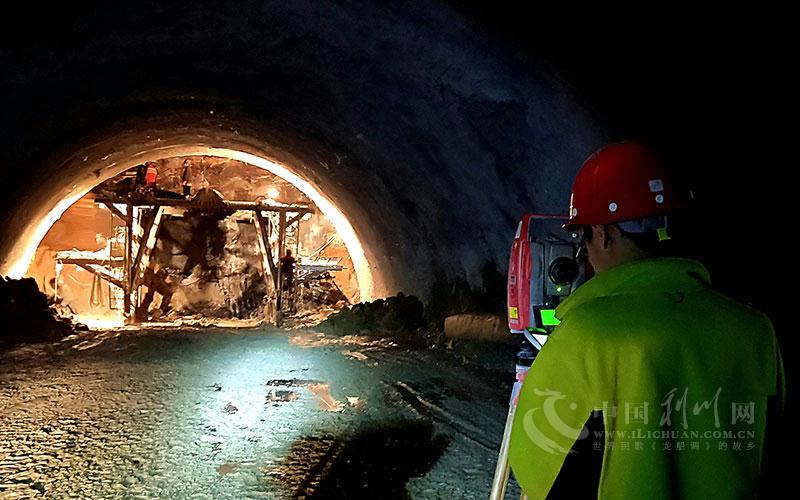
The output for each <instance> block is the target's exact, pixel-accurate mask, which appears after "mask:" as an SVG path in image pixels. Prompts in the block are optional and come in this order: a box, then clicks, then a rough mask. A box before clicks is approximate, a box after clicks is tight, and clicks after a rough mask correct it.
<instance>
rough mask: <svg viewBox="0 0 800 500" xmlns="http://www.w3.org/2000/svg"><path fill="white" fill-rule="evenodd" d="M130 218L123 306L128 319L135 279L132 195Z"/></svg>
mask: <svg viewBox="0 0 800 500" xmlns="http://www.w3.org/2000/svg"><path fill="white" fill-rule="evenodd" d="M126 206H127V210H126V211H127V212H128V216H129V217H128V219H127V220H126V221H125V222H126V224H125V268H124V269H125V280H124V281H125V287H124V288H123V290H124V291H125V301H124V304H123V307H124V309H125V311H124V313H123V314H124V316H125V318H126V319H128V318H130V317H131V285H132V283H133V279H132V276H131V264H132V263H133V262H131V254H132V253H133V216H132V215H133V200H131V198H130V196H129V197H128V200H127V204H126Z"/></svg>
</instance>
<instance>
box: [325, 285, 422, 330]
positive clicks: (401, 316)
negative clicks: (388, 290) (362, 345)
mask: <svg viewBox="0 0 800 500" xmlns="http://www.w3.org/2000/svg"><path fill="white" fill-rule="evenodd" d="M423 313H424V306H423V304H422V302H421V301H420V300H419V299H418V298H417V297H415V296H413V295H405V294H403V293H402V292H401V293H398V294H397V295H395V296H393V297H388V298H386V299H378V300H375V301H373V302H361V303H358V304H355V305H354V306H352V307H349V308H347V309H343V310H341V311H339V312H338V313H336V314H333V315H331V316H330V317H329V318H328V319H326V320H325V321H323V322H322V323H320V324H319V325H317V327H316V329H318V330H320V331H323V332H326V333H332V334H337V335H348V334H364V335H370V336H386V335H393V336H396V335H403V334H406V335H407V334H412V333H415V332H418V331H419V330H420V329H424V328H425V327H426V322H425V318H424V314H423Z"/></svg>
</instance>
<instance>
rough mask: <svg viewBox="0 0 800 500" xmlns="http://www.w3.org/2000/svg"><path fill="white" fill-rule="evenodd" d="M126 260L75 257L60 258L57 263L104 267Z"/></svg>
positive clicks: (119, 258)
mask: <svg viewBox="0 0 800 500" xmlns="http://www.w3.org/2000/svg"><path fill="white" fill-rule="evenodd" d="M124 260H125V259H124V258H123V257H110V258H106V259H100V258H97V259H88V258H82V257H75V258H72V257H62V258H58V257H56V262H59V263H61V264H74V265H76V266H79V265H82V264H87V265H88V264H95V265H98V266H102V265H105V264H114V263H122V262H123V261H124Z"/></svg>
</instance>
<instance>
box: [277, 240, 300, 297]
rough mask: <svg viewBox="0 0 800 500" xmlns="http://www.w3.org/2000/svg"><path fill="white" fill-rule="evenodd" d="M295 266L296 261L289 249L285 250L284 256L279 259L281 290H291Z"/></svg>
mask: <svg viewBox="0 0 800 500" xmlns="http://www.w3.org/2000/svg"><path fill="white" fill-rule="evenodd" d="M296 265H297V259H295V258H294V256H292V251H291V250H290V249H287V250H286V255H284V256H283V257H281V279H282V280H283V290H289V289H291V288H292V283H293V281H294V269H295V266H296Z"/></svg>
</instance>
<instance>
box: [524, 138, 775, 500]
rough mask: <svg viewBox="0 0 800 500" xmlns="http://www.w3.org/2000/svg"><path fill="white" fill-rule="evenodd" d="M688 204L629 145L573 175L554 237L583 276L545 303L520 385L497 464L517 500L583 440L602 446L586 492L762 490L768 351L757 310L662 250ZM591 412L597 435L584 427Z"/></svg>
mask: <svg viewBox="0 0 800 500" xmlns="http://www.w3.org/2000/svg"><path fill="white" fill-rule="evenodd" d="M689 201H690V193H689V191H688V190H687V189H685V188H684V187H682V185H681V184H680V183H679V182H678V181H677V179H676V178H675V177H674V176H673V175H672V174H671V173H670V171H669V170H668V169H667V167H666V166H665V164H664V163H663V161H662V160H661V159H659V158H658V157H657V156H656V155H655V154H654V153H653V152H652V150H649V149H648V148H647V147H645V146H644V145H642V144H639V143H636V142H623V143H616V144H611V145H609V146H606V147H604V148H602V149H600V150H599V151H597V152H596V153H595V154H593V155H592V156H590V157H589V158H588V159H587V160H586V162H585V163H584V164H583V166H582V168H581V169H580V171H579V172H578V174H577V177H576V178H575V181H574V184H573V187H572V198H571V203H570V205H571V206H570V212H569V220H568V222H567V224H566V225H565V226H564V229H565V230H568V231H572V232H575V233H578V234H579V235H580V236H581V241H582V248H583V250H585V251H586V252H587V253H588V260H589V263H590V264H591V266H592V267H593V268H594V271H595V273H596V274H595V276H594V277H593V278H591V279H589V280H588V281H586V282H585V283H584V284H583V285H582V286H580V287H579V288H578V289H576V290H575V292H573V293H572V295H571V296H569V297H567V298H566V299H565V300H564V301H563V302H562V303H561V304H560V305H559V306H558V308H557V309H556V317H557V318H558V319H559V320H560V324H559V325H558V326H557V327H556V328H555V329H554V331H553V332H552V333H551V335H550V336H549V339H548V340H547V341H546V342H545V344H544V346H543V347H542V349H541V351H540V352H539V353H538V356H537V358H536V360H535V361H534V363H533V366H532V367H531V369H530V371H529V372H528V374H527V377H526V378H525V382H524V383H523V386H522V389H521V391H520V396H519V400H518V407H517V410H516V414H515V418H514V423H513V427H512V434H511V442H510V450H509V460H510V463H511V467H512V470H513V472H514V475H515V477H516V479H517V481H518V482H519V484H520V486H521V487H522V489H523V491H524V492H525V494H527V495H528V497H529V498H531V499H537V498H545V497H546V496H547V495H548V494H549V493H550V491H551V488H552V486H553V485H554V482H555V481H556V479H557V476H558V474H559V471H560V469H561V468H562V464H564V462H565V458H566V457H567V455H570V458H567V461H569V460H570V459H571V458H572V456H574V450H575V448H577V446H575V445H576V443H578V444H580V443H586V442H587V441H584V440H593V441H595V447H596V446H600V447H602V448H603V449H602V450H601V453H602V469H601V471H600V474H599V478H598V480H597V481H598V482H597V483H596V484H597V486H596V488H597V491H593V492H592V496H593V497H598V498H613V499H628V498H632V499H633V498H635V499H639V498H647V499H661V498H698V499H701V498H702V499H707V498H726V499H730V498H753V497H754V496H756V495H757V494H758V492H759V488H760V487H763V486H764V485H763V484H762V485H760V484H759V479H760V474H762V473H763V470H764V468H765V467H766V465H765V463H764V461H763V460H762V458H763V457H764V449H765V428H766V426H767V416H768V415H769V416H770V419H772V418H773V416H774V415H775V414H776V413H778V414H779V413H780V412H781V411H782V401H783V395H784V389H783V368H782V364H781V359H780V351H779V349H778V344H777V341H776V337H775V333H774V330H773V327H772V324H771V323H770V321H769V320H768V319H767V317H766V316H764V315H763V314H762V313H760V312H758V311H756V310H754V309H751V308H750V307H747V306H744V305H742V304H739V303H737V302H735V301H734V300H732V299H730V298H728V297H726V296H724V295H722V294H720V293H718V292H716V291H714V290H713V289H712V287H711V282H710V279H709V273H708V271H707V270H706V268H705V267H704V266H703V265H702V264H701V263H699V262H697V261H695V260H692V259H687V258H679V257H675V256H671V255H669V253H668V252H666V251H665V247H664V246H665V245H666V244H667V243H668V242H669V241H670V240H671V239H672V238H673V237H675V234H674V233H673V232H672V229H673V226H674V224H673V222H674V221H675V216H676V214H678V213H680V212H681V211H682V210H684V209H685V208H686V207H687V205H688V203H689ZM768 402H769V404H768ZM773 405H774V407H777V410H776V411H774V410H775V408H774V407H773ZM768 406H769V408H770V409H769V411H768ZM592 415H595V416H597V415H601V422H602V424H601V429H600V430H599V431H598V432H596V433H590V432H587V430H586V428H585V427H584V425H585V424H586V422H587V420H589V418H590V416H592ZM767 444H768V443H767ZM571 452H572V453H571ZM589 480H590V478H579V479H576V478H571V482H573V483H579V482H581V481H584V482H586V481H589ZM559 483H561V481H559Z"/></svg>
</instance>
